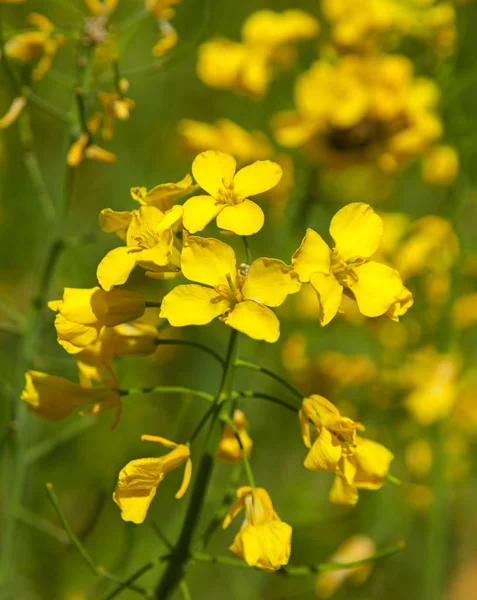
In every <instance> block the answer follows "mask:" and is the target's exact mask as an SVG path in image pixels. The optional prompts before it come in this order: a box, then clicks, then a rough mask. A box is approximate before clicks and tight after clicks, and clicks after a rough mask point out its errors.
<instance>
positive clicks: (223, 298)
mask: <svg viewBox="0 0 477 600" xmlns="http://www.w3.org/2000/svg"><path fill="white" fill-rule="evenodd" d="M181 265H182V266H181V268H182V272H183V274H184V276H185V277H186V278H187V279H189V280H190V281H196V282H197V283H202V284H204V285H205V286H210V287H204V286H202V285H196V284H188V285H179V286H177V287H176V288H174V289H173V290H172V291H170V292H169V293H168V294H167V295H166V296H165V297H164V299H163V301H162V305H161V312H160V316H161V318H164V319H167V320H168V321H169V323H170V324H171V325H173V326H174V327H184V326H186V325H206V324H207V323H210V322H211V321H212V319H214V318H215V317H220V320H221V321H223V322H224V323H225V324H226V325H228V326H229V327H232V328H233V329H236V330H237V331H241V332H242V333H245V334H246V335H248V336H249V337H251V338H253V339H255V340H265V341H266V342H276V341H277V340H278V338H279V336H280V323H279V321H278V319H277V317H276V316H275V314H274V313H273V311H271V310H270V308H268V307H269V306H271V307H275V306H280V305H281V304H283V302H285V300H286V297H287V296H288V295H289V294H294V293H295V292H297V291H298V290H299V289H300V283H299V281H298V280H297V278H296V275H295V274H294V272H293V269H292V268H291V267H289V266H288V265H286V264H285V263H284V262H282V261H281V260H278V259H274V258H259V259H257V260H255V261H254V262H253V263H252V264H251V265H250V267H249V266H248V265H241V266H240V268H239V269H237V266H236V259H235V253H234V251H233V249H232V248H231V247H230V246H228V245H227V244H224V243H223V242H221V241H219V240H216V239H213V238H199V237H192V236H191V237H189V238H188V242H187V244H186V245H185V246H184V249H183V250H182V256H181Z"/></svg>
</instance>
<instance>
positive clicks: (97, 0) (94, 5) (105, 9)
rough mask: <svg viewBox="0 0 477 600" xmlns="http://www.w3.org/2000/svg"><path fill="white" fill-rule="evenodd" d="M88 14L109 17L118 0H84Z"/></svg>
mask: <svg viewBox="0 0 477 600" xmlns="http://www.w3.org/2000/svg"><path fill="white" fill-rule="evenodd" d="M84 2H85V4H86V6H87V8H88V10H89V12H90V13H91V14H92V15H94V16H95V17H99V16H109V15H111V14H112V13H113V12H114V10H115V9H116V6H117V5H118V3H119V0H84Z"/></svg>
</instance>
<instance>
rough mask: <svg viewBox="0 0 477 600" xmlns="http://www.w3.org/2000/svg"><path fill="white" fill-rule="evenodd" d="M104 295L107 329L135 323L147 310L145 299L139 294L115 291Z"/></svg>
mask: <svg viewBox="0 0 477 600" xmlns="http://www.w3.org/2000/svg"><path fill="white" fill-rule="evenodd" d="M103 295H104V302H105V304H106V314H105V315H104V324H105V325H106V326H107V327H114V326H115V325H120V324H121V323H127V322H128V321H134V320H135V319H138V318H139V317H141V316H142V315H143V314H144V311H145V309H146V304H145V302H144V298H143V297H142V295H141V294H139V293H138V292H131V291H130V290H115V289H113V290H111V291H110V292H103Z"/></svg>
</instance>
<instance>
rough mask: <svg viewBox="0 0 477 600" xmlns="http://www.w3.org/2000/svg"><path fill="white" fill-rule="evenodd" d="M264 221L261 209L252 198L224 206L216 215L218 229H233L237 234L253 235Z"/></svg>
mask: <svg viewBox="0 0 477 600" xmlns="http://www.w3.org/2000/svg"><path fill="white" fill-rule="evenodd" d="M264 222H265V215H264V214H263V210H262V209H261V208H260V206H258V204H255V202H252V200H244V201H243V202H241V203H240V204H234V205H233V206H226V207H225V208H224V209H223V210H222V211H221V212H220V214H219V215H218V216H217V226H218V227H220V229H225V230H227V231H233V232H234V233H236V234H237V235H253V234H254V233H257V232H258V231H260V229H262V227H263V224H264Z"/></svg>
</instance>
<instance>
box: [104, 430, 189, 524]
mask: <svg viewBox="0 0 477 600" xmlns="http://www.w3.org/2000/svg"><path fill="white" fill-rule="evenodd" d="M141 439H142V440H145V441H148V442H157V443H159V444H162V445H163V446H165V447H166V448H171V449H172V450H171V452H169V453H168V454H166V455H165V456H161V457H159V458H138V459H136V460H132V461H131V462H129V463H128V464H127V465H126V466H125V467H124V468H123V469H121V472H120V473H119V477H118V483H117V486H116V489H115V491H114V494H113V500H114V502H116V504H117V505H118V506H119V508H120V509H121V517H122V519H123V520H124V521H132V522H133V523H142V522H143V521H144V519H145V518H146V515H147V511H148V509H149V506H150V504H151V502H152V500H153V499H154V496H155V495H156V491H157V486H158V485H159V484H160V483H161V481H162V480H163V479H164V477H165V476H166V475H167V474H168V473H169V471H172V470H173V469H177V467H180V466H181V465H183V464H184V463H185V471H184V479H183V480H182V484H181V487H180V488H179V490H178V492H177V494H176V498H177V499H179V498H182V496H183V495H184V494H185V493H186V491H187V488H188V486H189V483H190V480H191V476H192V461H191V459H190V450H189V448H188V447H187V446H184V445H183V444H176V443H175V442H171V441H170V440H166V439H165V438H162V437H158V436H155V435H143V436H141Z"/></svg>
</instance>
